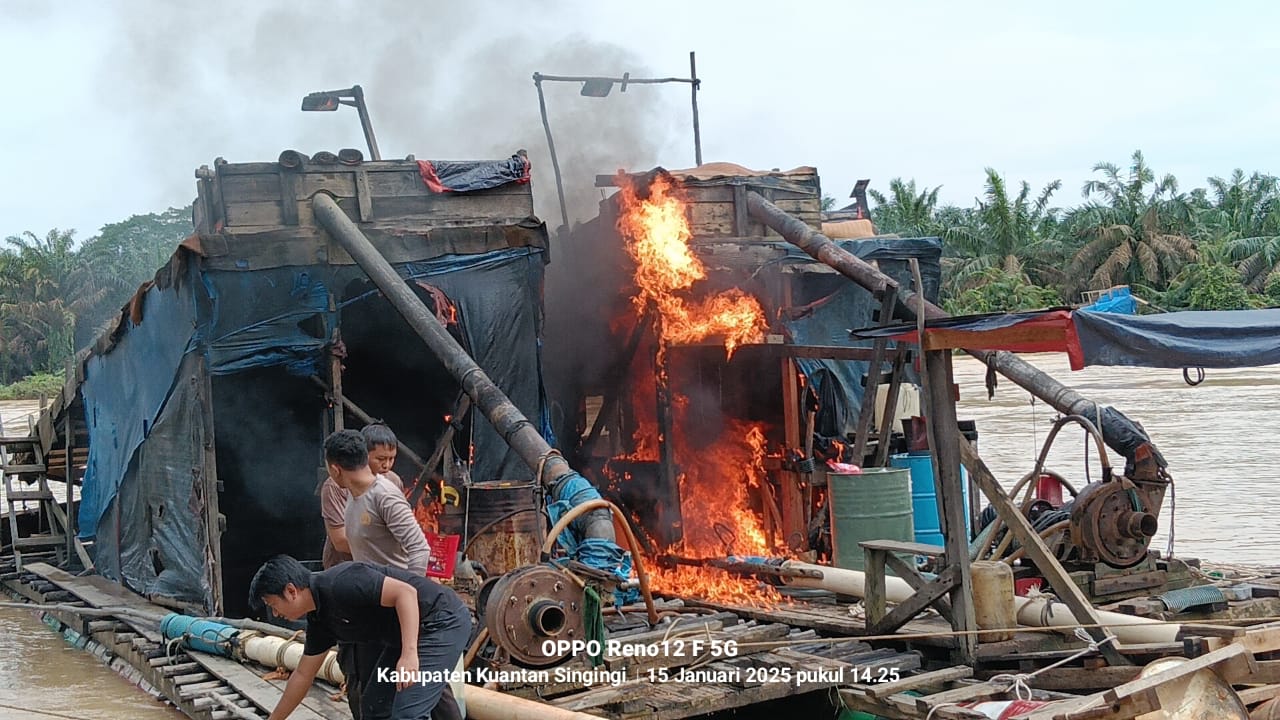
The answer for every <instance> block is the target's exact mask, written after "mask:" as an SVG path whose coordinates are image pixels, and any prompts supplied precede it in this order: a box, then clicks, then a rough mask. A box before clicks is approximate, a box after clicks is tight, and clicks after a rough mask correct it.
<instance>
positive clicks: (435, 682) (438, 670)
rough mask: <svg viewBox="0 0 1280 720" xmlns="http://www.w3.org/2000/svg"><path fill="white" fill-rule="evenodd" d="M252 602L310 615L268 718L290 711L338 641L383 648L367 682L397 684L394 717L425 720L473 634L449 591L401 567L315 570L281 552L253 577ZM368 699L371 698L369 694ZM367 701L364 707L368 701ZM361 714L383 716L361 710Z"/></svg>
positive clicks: (287, 614)
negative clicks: (303, 639)
mask: <svg viewBox="0 0 1280 720" xmlns="http://www.w3.org/2000/svg"><path fill="white" fill-rule="evenodd" d="M249 602H250V603H251V604H252V605H253V606H254V607H261V606H262V605H267V606H269V607H270V608H271V610H272V611H273V612H274V613H275V614H276V615H279V616H280V617H283V618H286V619H289V620H298V619H300V618H302V617H303V616H306V618H307V642H306V646H305V648H304V650H303V654H302V659H301V660H300V661H299V662H298V668H297V669H296V670H295V671H294V672H293V675H291V676H290V677H289V682H288V684H287V685H286V686H285V690H284V695H283V696H282V697H281V698H280V702H279V703H277V704H276V707H275V710H273V711H272V712H271V716H270V719H269V720H283V718H286V717H288V716H289V714H290V713H291V712H293V710H294V708H296V707H297V706H298V703H299V702H301V701H302V698H303V697H304V696H305V695H306V693H307V688H309V687H310V686H311V682H312V681H313V680H315V677H316V672H318V671H319V670H320V665H321V663H323V662H324V656H325V653H326V652H328V650H329V649H330V648H332V647H333V646H334V643H336V642H338V641H344V642H355V641H360V642H363V643H376V644H378V645H380V646H381V647H382V648H383V650H382V654H381V656H380V657H379V658H378V662H377V664H376V668H375V670H374V672H373V675H372V676H371V677H369V678H364V679H363V681H364V686H365V687H366V688H370V687H372V686H375V685H377V684H378V683H384V684H385V683H394V684H395V687H396V693H395V699H394V701H393V702H392V703H391V708H390V711H391V714H390V716H389V717H390V718H391V719H392V720H426V718H429V717H430V716H431V711H432V709H433V708H435V706H436V703H437V702H439V701H440V696H441V694H442V693H443V691H444V688H445V686H446V684H447V681H448V679H449V674H450V673H451V672H452V671H453V670H454V667H455V666H456V664H457V662H458V658H459V657H461V655H462V651H463V650H464V649H465V647H466V644H467V638H468V637H469V636H470V634H471V615H470V612H469V611H468V610H467V607H466V606H465V605H463V604H462V600H460V599H459V598H458V596H457V595H455V594H454V592H453V591H452V590H450V589H449V588H446V587H444V586H442V585H440V584H439V583H436V582H434V581H432V580H429V579H427V578H425V577H422V576H419V575H414V574H413V573H410V572H407V571H405V570H401V569H399V568H394V567H387V566H383V565H370V564H368V563H359V562H346V563H342V564H340V565H335V566H334V567H332V568H330V569H328V570H325V571H324V572H318V573H313V572H311V571H309V570H307V569H306V568H305V567H303V565H302V563H299V562H298V561H297V560H295V559H293V558H291V557H289V556H287V555H279V556H276V557H274V558H272V559H271V560H268V561H267V562H266V563H265V564H264V565H263V566H262V567H261V568H259V569H258V573H257V574H256V575H254V576H253V582H252V583H251V584H250V586H249ZM366 700H368V701H372V700H373V697H372V696H370V697H369V698H366ZM365 705H369V703H368V702H366V703H365ZM362 710H363V711H364V712H363V713H362V716H363V717H364V718H366V720H367V719H368V718H370V717H371V716H373V715H375V714H381V712H380V710H381V709H380V708H374V707H364V708H362Z"/></svg>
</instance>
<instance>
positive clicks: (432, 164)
mask: <svg viewBox="0 0 1280 720" xmlns="http://www.w3.org/2000/svg"><path fill="white" fill-rule="evenodd" d="M418 173H419V174H420V175H421V176H422V182H424V183H426V184H427V187H428V188H430V189H431V191H432V192H439V193H443V192H474V191H476V190H488V189H490V188H496V187H501V186H503V185H506V184H507V183H513V182H514V183H527V182H529V159H528V158H526V157H525V156H523V155H519V154H517V155H512V156H511V157H509V158H507V159H506V160H492V161H484V162H454V161H450V160H419V161H418Z"/></svg>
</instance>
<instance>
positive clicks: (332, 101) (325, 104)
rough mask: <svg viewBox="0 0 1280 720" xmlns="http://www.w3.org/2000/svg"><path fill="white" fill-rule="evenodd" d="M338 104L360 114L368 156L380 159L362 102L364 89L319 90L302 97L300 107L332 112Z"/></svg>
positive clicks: (312, 110)
mask: <svg viewBox="0 0 1280 720" xmlns="http://www.w3.org/2000/svg"><path fill="white" fill-rule="evenodd" d="M339 105H346V106H348V107H353V108H355V109H356V113H357V114H359V116H360V127H361V129H363V130H364V141H365V142H366V143H368V145H369V157H370V158H371V159H373V160H381V159H382V155H381V154H379V153H378V140H377V138H375V137H374V136H373V124H372V123H371V122H369V108H367V107H365V104H364V90H363V89H361V87H360V86H359V85H352V86H351V87H349V88H345V89H343V90H321V91H320V92H313V93H310V94H308V95H307V96H306V97H304V98H302V109H303V111H305V112H332V111H334V110H337V109H338V106H339Z"/></svg>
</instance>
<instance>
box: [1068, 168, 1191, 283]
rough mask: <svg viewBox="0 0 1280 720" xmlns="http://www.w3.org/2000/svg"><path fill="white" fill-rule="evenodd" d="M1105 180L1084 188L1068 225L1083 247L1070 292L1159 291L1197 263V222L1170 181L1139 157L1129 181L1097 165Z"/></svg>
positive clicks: (1072, 268)
mask: <svg viewBox="0 0 1280 720" xmlns="http://www.w3.org/2000/svg"><path fill="white" fill-rule="evenodd" d="M1093 170H1094V172H1101V173H1102V174H1103V177H1102V179H1101V180H1090V181H1088V182H1086V183H1085V184H1084V189H1083V194H1084V197H1085V199H1086V201H1087V202H1086V203H1085V204H1084V205H1083V206H1082V207H1080V208H1078V209H1076V210H1074V211H1072V212H1071V213H1070V215H1069V216H1068V218H1067V219H1066V222H1065V225H1066V226H1067V227H1068V228H1069V232H1070V233H1071V235H1072V236H1073V237H1074V238H1075V239H1076V240H1077V241H1078V242H1079V243H1080V244H1081V247H1080V249H1079V250H1078V251H1077V252H1076V253H1075V256H1074V257H1073V258H1072V260H1071V263H1070V265H1069V266H1068V268H1067V272H1068V276H1069V277H1074V278H1076V281H1075V282H1074V283H1073V287H1072V288H1071V289H1072V290H1076V291H1078V290H1086V289H1095V290H1096V289H1104V288H1107V287H1111V286H1113V285H1121V284H1129V285H1137V286H1146V287H1151V288H1155V289H1157V290H1159V289H1162V288H1163V287H1165V286H1166V285H1167V284H1168V282H1169V280H1170V278H1172V277H1173V276H1174V275H1176V274H1177V272H1178V270H1179V269H1180V268H1181V267H1182V266H1183V264H1184V263H1186V262H1188V261H1193V260H1195V259H1196V257H1197V252H1196V244H1195V242H1194V241H1193V240H1192V234H1193V233H1194V231H1195V217H1194V214H1193V212H1192V208H1191V204H1190V202H1189V201H1188V198H1187V197H1186V196H1185V195H1183V194H1181V193H1179V192H1178V181H1177V179H1176V178H1174V177H1173V176H1172V175H1165V176H1163V177H1161V178H1159V179H1158V180H1157V179H1156V176H1155V173H1154V172H1153V171H1152V170H1151V167H1150V166H1148V165H1147V163H1146V160H1145V159H1144V158H1143V157H1142V152H1141V151H1135V152H1134V153H1133V162H1132V164H1131V165H1130V166H1129V173H1128V177H1125V178H1122V177H1121V176H1120V169H1119V168H1118V167H1116V166H1115V165H1113V164H1111V163H1106V162H1103V163H1098V164H1097V165H1095V166H1094V167H1093Z"/></svg>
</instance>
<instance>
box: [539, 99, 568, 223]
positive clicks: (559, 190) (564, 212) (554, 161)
mask: <svg viewBox="0 0 1280 720" xmlns="http://www.w3.org/2000/svg"><path fill="white" fill-rule="evenodd" d="M545 77H546V76H544V75H542V74H541V73H534V74H533V85H534V87H536V88H537V89H538V112H539V113H541V114H542V129H543V130H544V131H545V132H546V134H547V150H548V151H550V153H551V170H552V171H553V172H555V176H556V196H557V197H559V198H560V232H569V206H568V205H567V204H566V203H565V201H564V181H563V180H562V179H561V178H560V158H559V157H557V156H556V141H555V140H554V139H552V137H551V121H549V120H547V98H546V96H545V95H543V93H542V81H543V79H544V78H545Z"/></svg>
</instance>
